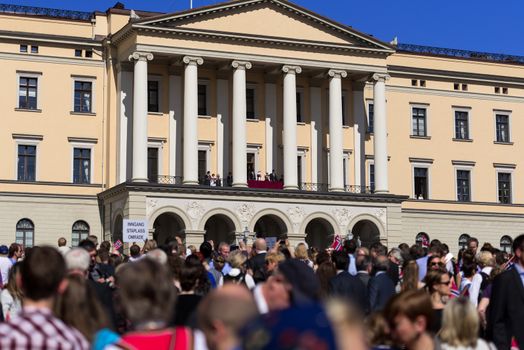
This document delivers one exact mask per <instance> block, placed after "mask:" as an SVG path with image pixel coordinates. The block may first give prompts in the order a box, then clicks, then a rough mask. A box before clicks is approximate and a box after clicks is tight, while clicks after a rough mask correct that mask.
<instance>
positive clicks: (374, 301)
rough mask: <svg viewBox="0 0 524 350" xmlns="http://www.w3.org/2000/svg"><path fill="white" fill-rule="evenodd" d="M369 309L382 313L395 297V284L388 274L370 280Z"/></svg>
mask: <svg viewBox="0 0 524 350" xmlns="http://www.w3.org/2000/svg"><path fill="white" fill-rule="evenodd" d="M368 295H369V309H370V310H371V311H372V312H373V311H380V310H382V309H384V306H386V303H387V302H388V301H389V299H390V298H391V297H393V296H394V295H395V284H394V283H393V281H392V280H391V278H390V277H389V276H388V275H387V273H381V274H379V275H377V276H375V277H373V278H371V279H370V280H369V284H368Z"/></svg>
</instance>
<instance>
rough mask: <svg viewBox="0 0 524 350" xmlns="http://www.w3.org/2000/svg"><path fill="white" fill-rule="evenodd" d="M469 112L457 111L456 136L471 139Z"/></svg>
mask: <svg viewBox="0 0 524 350" xmlns="http://www.w3.org/2000/svg"><path fill="white" fill-rule="evenodd" d="M468 114H469V113H468V112H466V111H455V138H456V139H459V140H469V123H468Z"/></svg>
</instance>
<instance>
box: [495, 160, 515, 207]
mask: <svg viewBox="0 0 524 350" xmlns="http://www.w3.org/2000/svg"><path fill="white" fill-rule="evenodd" d="M513 173H514V169H510V168H496V169H495V181H496V182H497V192H496V201H497V203H498V204H513V200H514V192H513ZM499 174H509V202H508V203H503V202H501V201H500V196H499V191H500V181H499Z"/></svg>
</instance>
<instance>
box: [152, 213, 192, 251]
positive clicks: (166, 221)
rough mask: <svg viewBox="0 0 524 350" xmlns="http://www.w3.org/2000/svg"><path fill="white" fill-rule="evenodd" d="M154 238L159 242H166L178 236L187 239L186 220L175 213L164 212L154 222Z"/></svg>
mask: <svg viewBox="0 0 524 350" xmlns="http://www.w3.org/2000/svg"><path fill="white" fill-rule="evenodd" d="M153 228H154V230H155V231H154V233H153V239H154V240H156V242H157V243H158V244H164V243H166V242H169V241H170V240H173V239H175V237H176V236H178V237H180V238H182V241H184V239H185V229H186V227H185V225H184V221H183V220H182V219H181V218H180V217H179V216H178V215H176V214H174V213H163V214H161V215H160V216H159V217H157V218H156V220H155V222H154V224H153Z"/></svg>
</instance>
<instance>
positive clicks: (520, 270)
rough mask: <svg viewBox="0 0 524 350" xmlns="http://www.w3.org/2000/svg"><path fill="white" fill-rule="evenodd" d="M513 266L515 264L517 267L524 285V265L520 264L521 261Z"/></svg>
mask: <svg viewBox="0 0 524 350" xmlns="http://www.w3.org/2000/svg"><path fill="white" fill-rule="evenodd" d="M513 266H515V269H516V270H517V272H518V273H519V275H520V280H521V281H522V285H523V286H524V267H522V266H520V264H519V263H515V265H513Z"/></svg>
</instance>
